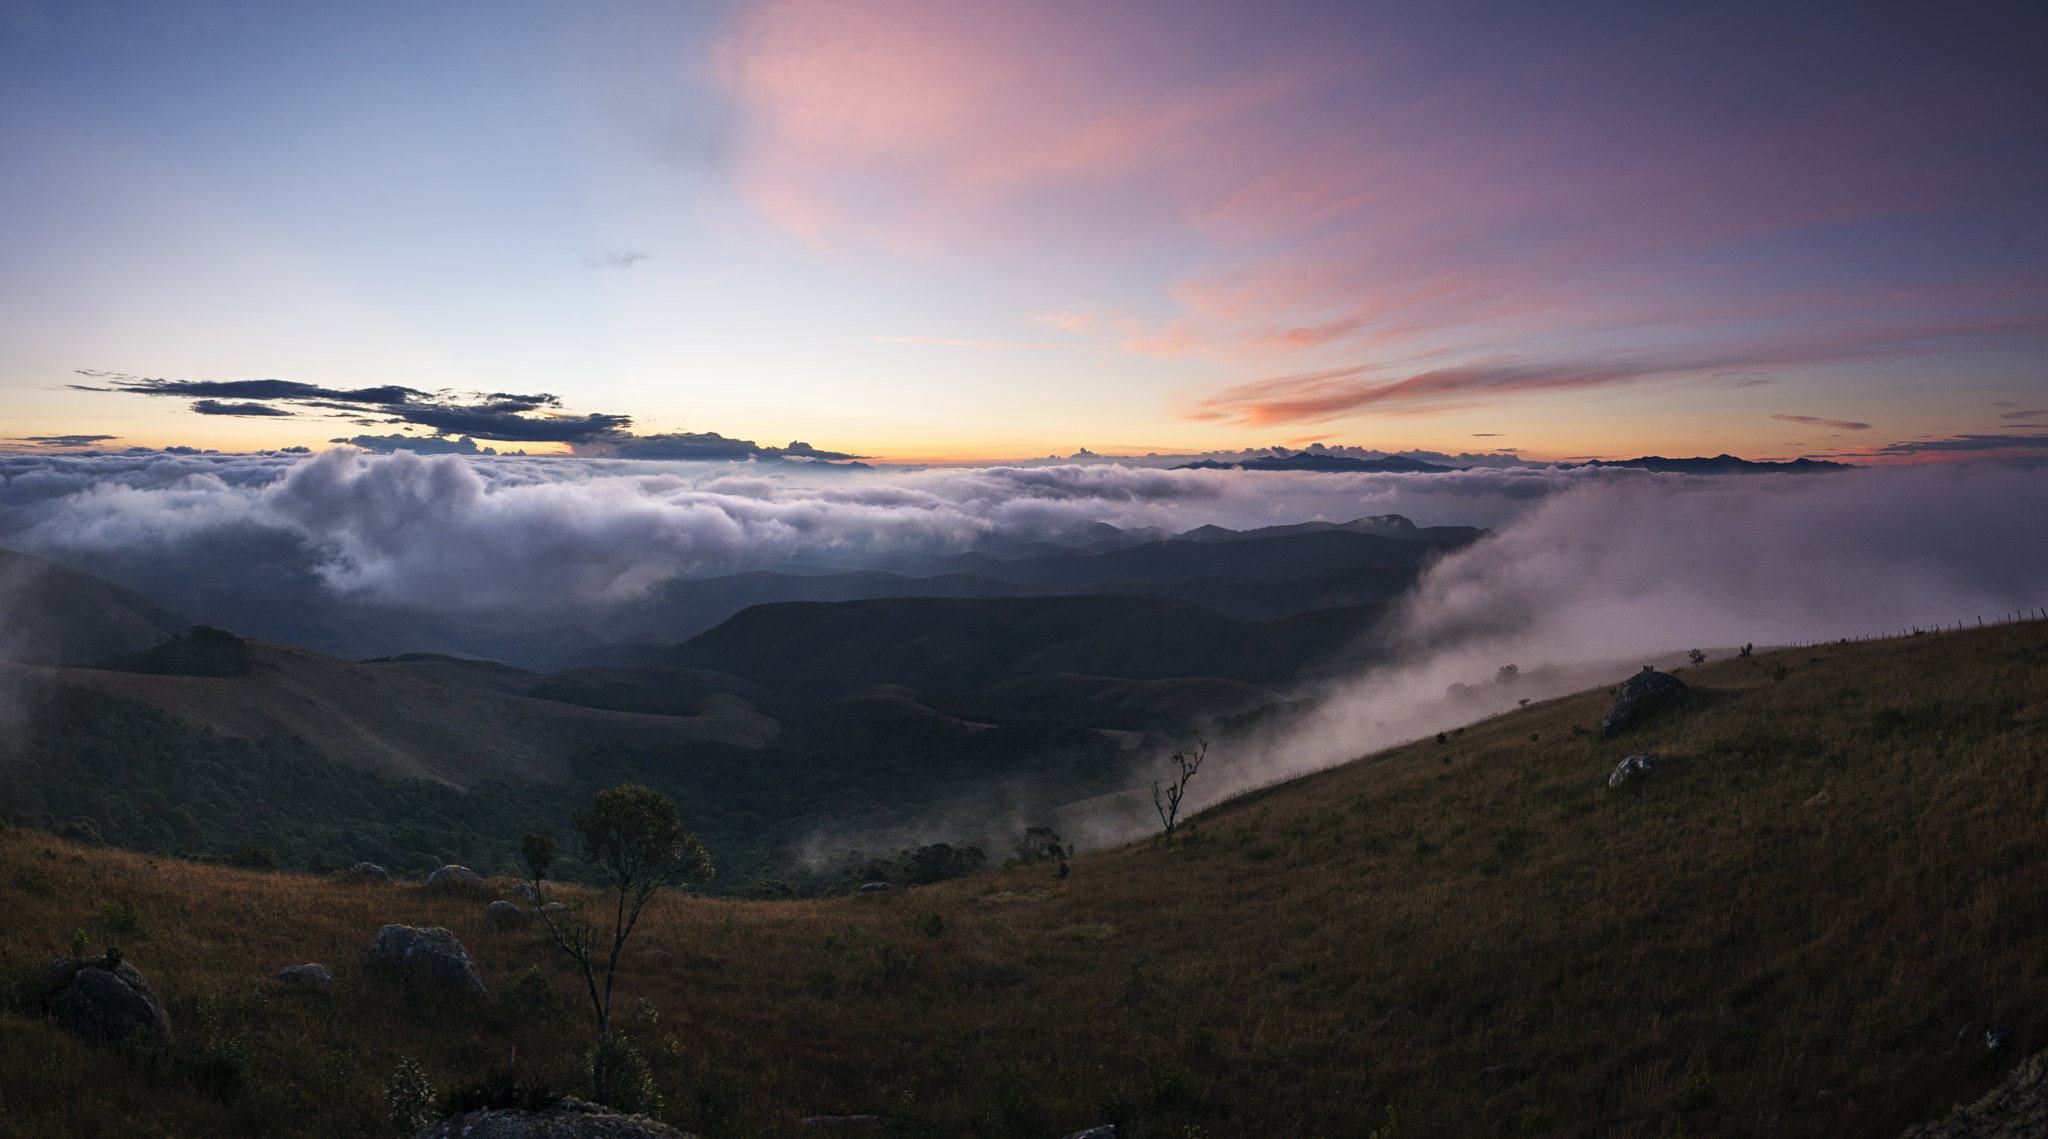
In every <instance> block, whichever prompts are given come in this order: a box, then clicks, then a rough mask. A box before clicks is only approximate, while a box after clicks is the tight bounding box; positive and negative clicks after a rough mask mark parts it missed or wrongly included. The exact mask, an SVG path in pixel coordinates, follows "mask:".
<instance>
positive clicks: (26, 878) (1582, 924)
mask: <svg viewBox="0 0 2048 1139" xmlns="http://www.w3.org/2000/svg"><path fill="white" fill-rule="evenodd" d="M1681 675H1682V678H1683V679H1685V680H1686V681H1687V682H1688V683H1690V684H1691V685H1692V686H1693V687H1694V696H1693V698H1692V699H1691V700H1690V701H1689V702H1688V704H1687V705H1686V706H1685V707H1683V708H1681V709H1679V710H1676V711H1674V712H1671V713H1668V714H1666V715H1664V716H1663V717H1661V718H1660V719H1658V720H1657V721H1654V722H1652V723H1651V724H1650V725H1648V726H1646V727H1645V728H1643V729H1640V730H1638V731H1636V732H1634V733H1632V734H1631V735H1629V736H1627V737H1624V738H1622V739H1619V740H1614V741H1606V742H1602V741H1599V740H1597V739H1596V738H1595V737H1594V736H1593V735H1591V734H1588V733H1586V732H1585V730H1586V729H1591V728H1593V727H1594V726H1595V725H1597V724H1598V722H1599V719H1600V716H1601V714H1602V713H1603V712H1604V711H1605V710H1606V707H1607V704H1608V703H1609V696H1608V693H1607V692H1606V691H1594V692H1588V693H1584V694H1581V695H1578V696H1574V697H1569V698H1565V699H1561V700H1556V701H1552V702H1549V703H1546V704H1540V705H1534V706H1531V707H1529V708H1526V709H1522V710H1520V711H1517V712H1513V713H1510V714H1507V715H1504V716H1501V717H1498V718H1496V719H1493V720H1490V721H1487V722H1485V723H1482V724H1478V725H1474V726H1472V727H1470V728H1468V729H1467V730H1465V731H1463V732H1460V733H1455V734H1452V735H1451V736H1449V737H1448V738H1447V740H1446V742H1445V743H1443V744H1438V743H1436V742H1434V741H1423V742H1420V743H1417V744H1414V745H1411V746H1407V747H1403V748H1397V749H1394V750H1392V751H1389V752H1385V753H1382V754H1379V755H1376V756H1372V757H1368V758H1366V759H1364V760H1361V761H1358V762H1355V763H1352V764H1349V765H1346V766H1344V767H1341V768H1338V769H1334V770H1331V771H1327V772H1324V773H1321V774H1319V775H1316V776H1314V777H1311V778H1308V779H1303V780H1299V781H1295V782H1292V783H1289V784H1286V785H1283V786H1278V787H1274V788H1270V789H1268V790H1265V791H1262V792H1259V793H1256V794H1254V795H1251V796H1247V797H1244V798H1242V799H1239V800H1236V801H1233V802H1231V803H1228V804H1225V805H1223V806H1221V807H1219V808H1216V809H1214V810H1212V811H1209V812H1207V813H1206V814H1204V815H1203V816H1202V817H1201V818H1200V819H1199V820H1198V822H1197V823H1196V825H1195V827H1194V828H1193V830H1192V833H1190V834H1188V836H1187V838H1186V839H1185V841H1178V842H1176V843H1175V844H1173V845H1171V846H1164V845H1157V844H1140V845H1136V846H1133V847H1130V848H1126V849H1122V850H1115V851H1107V852H1102V853H1100V854H1095V855H1090V856H1086V857H1083V858H1081V859H1079V860H1077V861H1076V862H1075V863H1074V864H1073V872H1072V875H1071V876H1070V877H1068V878H1066V879H1064V880H1062V879H1058V878H1056V877H1055V876H1054V875H1053V874H1052V872H1051V871H1050V869H1049V868H1047V867H1045V866H1042V865H1039V866H1029V867H1024V868H1020V869H1016V870H1012V871H1003V872H996V873H990V874H986V875H982V876H978V877H973V878H968V879H961V880H956V881H952V882H947V883H941V884H939V885H935V886H930V887H924V888H921V889H918V890H913V891H900V892H896V893H893V894H884V895H875V896H866V897H856V898H841V899H831V900H821V901H803V902H768V903H741V902H728V901H716V900H705V899H691V898H683V897H666V898H663V899H661V900H660V901H659V903H658V905H657V907H656V908H655V909H654V910H652V911H651V914H650V917H649V919H648V921H647V924H646V925H645V927H644V932H643V933H642V934H641V935H640V936H639V937H638V939H637V940H636V942H635V943H634V944H633V946H632V948H631V951H629V955H628V966H627V968H628V971H627V973H626V975H625V978H624V980H623V982H622V1001H623V1007H624V1008H625V1009H626V1010H627V1013H626V1017H625V1019H626V1020H627V1021H628V1022H631V1023H637V1027H635V1028H634V1032H635V1033H636V1039H637V1040H638V1041H639V1043H640V1046H641V1047H642V1049H643V1050H645V1051H646V1052H647V1053H648V1054H649V1055H650V1057H651V1058H652V1059H653V1061H654V1065H655V1070H656V1074H657V1079H658V1081H659V1083H660V1085H661V1087H662V1089H663V1091H664V1093H665V1094H666V1096H667V1100H668V1106H667V1108H666V1109H665V1111H664V1114H665V1115H666V1116H668V1117H669V1118H671V1119H672V1120H674V1121H675V1122H677V1123H679V1124H682V1125H684V1126H686V1127H690V1128H693V1129H695V1130H698V1131H700V1132H702V1133H704V1134H706V1135H709V1136H714V1137H716V1136H742V1135H789V1136H794V1135H798V1134H803V1133H804V1132H803V1129H802V1128H801V1127H800V1125H799V1123H798V1120H799V1119H800V1117H802V1116H804V1115H810V1114H816V1113H828V1112H829V1113H846V1112H877V1113H883V1114H886V1115H888V1116H889V1117H890V1125H891V1128H892V1129H893V1130H894V1131H895V1133H897V1134H901V1135H916V1136H942V1135H943V1136H956V1135H972V1136H1019V1137H1028V1136H1058V1135H1062V1134H1065V1133H1067V1132H1069V1131H1072V1130H1076V1129H1078V1128H1080V1127H1083V1126H1087V1125H1090V1124H1094V1123H1098V1122H1105V1121H1110V1120H1116V1121H1120V1122H1122V1123H1123V1124H1124V1125H1125V1127H1126V1130H1125V1131H1124V1132H1123V1133H1124V1134H1126V1135H1137V1136H1172V1137H1173V1139H1187V1137H1189V1136H1195V1135H1201V1136H1207V1137H1211V1139H1224V1137H1230V1136H1259V1137H1266V1136H1302V1137H1312V1136H1329V1137H1334V1136H1363V1135H1367V1134H1372V1133H1378V1134H1381V1135H1396V1136H1404V1137H1405V1136H1438V1135H1440V1136H1469V1135H1509V1134H1517V1135H1519V1134H1528V1133H1540V1132H1548V1133H1551V1134H1557V1135H1588V1136H1617V1137H1619V1136H1644V1137H1649V1136H1664V1135H1678V1134H1695V1135H1702V1134H1716V1135H1756V1136H1762V1135H1813V1136H1841V1135H1887V1136H1888V1135H1895V1134H1897V1133H1898V1132H1899V1130H1900V1129H1902V1128H1904V1127H1905V1126H1907V1125H1908V1124H1911V1123H1914V1122H1916V1121H1919V1120H1921V1119H1924V1118H1928V1117H1930V1116H1931V1115H1933V1114H1936V1113H1939V1112H1941V1111H1945V1110H1946V1109H1947V1107H1948V1106H1949V1104H1951V1103H1952V1102H1955V1101H1959V1100H1961V1101H1967V1100H1970V1099H1974V1098H1976V1096H1977V1095H1979V1094H1980V1093H1981V1092H1983V1091H1984V1090H1985V1089H1986V1088H1988V1087H1990V1086H1991V1085H1992V1084H1993V1083H1994V1082H1995V1081H1996V1080H1997V1079H1998V1078H1999V1077H2000V1076H2001V1074H2002V1070H2001V1068H2000V1067H1999V1065H1997V1064H1995V1063H1993V1062H1992V1061H1991V1060H1990V1058H1989V1057H1988V1055H1987V1053H1986V1052H1985V1049H1984V1048H1983V1045H1982V1043H1981V1036H1978V1035H1976V1034H1975V1033H1973V1034H1971V1035H1970V1036H1967V1037H1965V1038H1963V1039H1962V1040H1961V1041H1960V1042H1959V1040H1958V1031H1959V1030H1960V1029H1961V1028H1962V1027H1963V1026H1964V1025H1965V1024H1966V1023H1970V1022H1974V1023H1975V1024H1976V1025H1978V1026H1980V1029H1979V1031H1981V1026H1983V1025H1985V1024H1997V1025H2005V1024H2010V1025H2012V1026H2013V1049H2012V1051H2013V1054H2014V1055H2015V1056H2018V1055H2025V1054H2027V1053H2028V1052H2030V1051H2032V1050H2033V1049H2035V1048H2037V1047H2039V1046H2040V1045H2041V1044H2043V1043H2048V1017H2044V1015H2043V1014H2044V1010H2048V955H2044V954H2043V953H2042V951H2041V946H2042V945H2043V943H2044V935H2048V857H2044V856H2048V779H2044V777H2043V774H2044V773H2043V770H2042V767H2041V764H2040V761H2041V756H2040V755H2039V737H2040V733H2041V727H2042V724H2043V717H2044V715H2048V625H2043V624H2038V623H2037V624H2024V625H2016V626H2007V627H2001V628H1992V629H1984V630H1971V631H1967V632H1958V633H1945V634H1936V635H1928V636H1921V637H1914V638H1909V639H1904V640H1899V641H1892V642H1877V643H1866V644H1855V645H1841V646H1826V647H1820V648H1813V649H1800V650H1788V651H1783V652H1777V653H1768V654H1761V655H1759V656H1758V657H1755V658H1750V659H1732V660H1728V661H1723V662H1718V663H1715V664H1711V665H1706V666H1703V667H1699V668H1692V669H1687V670H1685V671H1684V673H1682V674H1681ZM1643 750H1647V751H1653V752H1656V753H1658V754H1660V755H1662V756H1664V757H1666V758H1667V759H1668V760H1670V761H1671V762H1670V763H1669V764H1668V766H1665V767H1664V768H1662V769H1661V770H1658V771H1656V772H1653V773H1651V774H1650V775H1648V776H1647V777H1643V778H1640V779H1638V780H1637V781H1635V782H1632V783H1629V784H1625V785H1624V786H1623V787H1621V788H1619V789H1616V790H1612V791H1610V790H1609V789H1608V788H1607V786H1606V777H1607V773H1608V772H1609V770H1611V769H1612V768H1613V766H1614V764H1615V763H1616V762H1617V761H1618V760H1619V759H1620V758H1622V756H1624V755H1626V754H1628V753H1630V752H1633V751H1643ZM717 853H718V852H717V850H716V849H715V848H714V850H713V854H714V856H716V855H717ZM485 900H486V896H485V895H464V894H448V893H438V892H433V891H430V890H428V889H426V888H424V887H406V886H400V887H395V888H382V889H379V888H372V887H351V886H344V885H340V884H337V883H332V882H328V881H321V880H312V879H306V878H297V877H290V876H276V875H261V874H254V873H245V872H239V871H231V870H226V869H220V868H211V867H198V866H193V865H189V864H184V863H179V862H173V861H156V862H151V861H149V860H147V859H146V858H144V857H142V856H138V855H130V854H125V853H116V852H109V851H102V850H91V849H80V848H75V847H72V846H69V845H67V844H65V843H62V842H59V841H56V840H53V839H51V838H49V837H48V836H45V835H42V834H35V833H26V832H21V831H13V832H9V833H6V834H0V913H4V914H6V915H7V923H6V925H5V927H4V928H5V933H4V934H0V938H4V940H0V977H4V979H5V981H6V983H7V985H8V986H9V987H8V990H7V992H8V996H9V999H8V1000H7V1002H6V1010H5V1011H4V1012H0V1134H21V1135H77V1136H88V1135H124V1136H125V1135H132V1134H202V1133H207V1134H238V1135H268V1134H277V1135H313V1136H322V1135H363V1134H377V1133H379V1129H380V1127H381V1124H380V1123H379V1121H378V1120H379V1111H380V1109H381V1103H380V1092H379V1088H380V1086H381V1083H382V1081H383V1079H384V1078H385V1076H386V1075H387V1074H388V1073H389V1071H390V1069H391V1067H392V1065H393V1063H394V1062H395V1061H396V1059H397V1058H398V1057H399V1056H400V1055H407V1056H411V1057H413V1058H415V1059H416V1060H418V1061H419V1062H420V1063H421V1064H422V1065H423V1066H424V1067H425V1068H426V1070H427V1072H428V1073H429V1075H430V1076H431V1077H432V1078H433V1079H434V1080H435V1081H436V1082H437V1083H438V1084H440V1085H441V1086H443V1087H444V1088H445V1087H447V1086H449V1085H451V1084H455V1083H458V1082H461V1081H464V1080H471V1079H476V1078H478V1077H480V1076H482V1075H483V1074H485V1073H486V1072H487V1071H489V1070H491V1069H492V1068H494V1067H497V1066H499V1065H501V1064H502V1063H503V1062H504V1061H505V1060H507V1059H508V1058H509V1056H510V1054H511V1051H512V1049H513V1048H514V1047H515V1046H516V1047H517V1048H518V1055H519V1057H520V1059H521V1061H522V1063H525V1064H527V1065H529V1066H530V1068H531V1070H533V1071H536V1072H539V1073H541V1074H543V1075H546V1076H548V1077H550V1078H552V1079H554V1080H556V1081H558V1082H561V1083H563V1084H564V1085H571V1084H573V1081H574V1080H575V1078H576V1075H575V1068H576V1060H575V1056H576V1054H577V1052H578V1050H579V1049H581V1048H583V1047H586V1046H587V1043H588V1041H587V1037H588V1031H589V1014H588V1012H587V1008H581V1007H578V1006H577V1004H576V1003H575V1001H576V999H577V998H576V995H575V993H574V992H573V990H572V989H571V984H570V977H569V975H568V974H567V973H566V972H565V971H564V970H563V969H562V968H561V966H562V960H561V959H560V956H559V954H556V953H554V952H553V951H552V950H551V949H549V948H548V947H547V946H546V945H544V944H543V943H542V942H541V940H540V938H539V937H538V936H537V935H536V934H534V933H532V932H514V933H503V934H501V933H496V932H494V931H492V930H490V929H489V928H488V927H487V926H486V925H485V924H484V922H483V921H482V911H483V905H484V901H485ZM124 904H132V907H133V911H132V912H133V918H132V928H129V927H130V919H129V918H128V917H127V915H128V913H129V911H128V910H126V909H124V908H123V907H124ZM932 915H937V917H936V920H935V919H934V918H933V917H932ZM390 921H403V922H409V923H414V924H424V923H433V924H441V925H445V926H447V927H448V928H450V929H452V930H453V931H454V932H455V933H456V934H457V935H458V936H459V937H460V938H462V940H463V941H464V942H465V943H466V944H467V945H469V947H470V948H471V950H472V951H473V952H474V953H475V954H476V955H477V957H478V958H479V960H480V962H481V964H482V967H483V970H484V973H485V975H486V976H487V977H488V978H489V979H490V981H491V982H492V984H493V986H494V987H495V990H496V993H497V996H496V997H495V998H494V999H493V1000H492V1001H491V1002H490V1003H488V1004H485V1005H481V1006H477V1007H473V1008H461V1007H444V1006H435V1005H433V1004H431V1003H422V1002H417V1001H412V1000H408V999H406V998H405V997H404V995H403V994H400V993H394V992H389V991H383V990H379V989H377V988H375V987H373V986H368V985H366V984H365V983H364V979H363V978H362V977H361V975H360V973H359V972H358V970H357V969H356V968H355V962H356V961H357V960H358V959H359V957H360V955H361V953H362V951H363V949H364V948H365V947H367V946H368V944H369V942H370V940H371V938H372V937H373V936H374V935H375V933H376V930H377V928H378V927H379V926H380V925H382V924H383V923H385V922H390ZM74 931H83V932H84V933H85V934H86V936H87V937H88V939H89V940H91V941H92V942H93V943H94V948H95V950H97V948H98V945H99V944H101V943H104V942H108V941H117V942H119V943H120V944H121V945H122V946H123V948H124V949H125V950H126V951H127V957H128V960H130V961H131V962H133V963H134V964H136V965H137V966H138V967H139V968H140V969H141V970H142V971H143V972H144V973H145V974H146V975H147V976H148V977H150V978H152V979H153V980H154V981H155V983H156V985H157V987H158V990H159V992H160V993H161V994H163V996H164V997H165V999H166V1001H167V1003H168V1005H169V1008H170V1012H171V1015H172V1017H173V1020H174V1023H175V1024H176V1026H177V1034H178V1035H177V1040H176V1042H175V1043H174V1044H173V1046H172V1048H171V1049H170V1051H169V1052H168V1053H167V1054H165V1055H163V1056H160V1057H154V1058H152V1057H146V1056H139V1055H131V1054H128V1053H125V1052H123V1051H121V1050H119V1049H113V1048H106V1047H96V1046H92V1045H88V1044H86V1043H84V1042H81V1041H78V1040H75V1039H73V1038H72V1037H71V1036H70V1035H69V1034H68V1033H67V1032H66V1031H65V1030H62V1029H60V1028H58V1027H56V1026H55V1025H54V1024H52V1023H50V1022H48V1021H45V1020H42V1019H39V1018H38V1017H36V1016H34V1015H32V1014H31V1012H30V1011H29V1010H28V1008H27V1006H26V1003H25V1001H24V999H23V997H22V994H23V993H24V992H25V989H26V985H27V982H28V981H29V979H30V978H31V977H33V976H34V974H35V973H36V971H37V970H39V969H40V968H41V966H42V965H43V964H44V963H45V962H46V961H47V960H48V959H49V957H51V956H52V955H54V954H56V953H59V952H63V951H64V946H65V945H66V943H67V942H68V941H69V940H70V939H71V938H72V936H73V933H74ZM302 961H324V962H326V963H327V964H329V965H332V966H335V967H336V969H337V972H338V974H339V977H340V980H339V983H338V984H337V986H336V989H335V990H334V991H333V992H332V993H331V994H329V995H325V996H322V995H316V994H300V993H292V992H284V991H278V990H276V989H274V988H271V987H268V986H267V985H266V984H265V983H263V982H262V981H261V980H260V978H261V977H262V976H263V975H265V974H266V973H268V972H269V971H271V970H273V969H276V968H278V967H280V966H282V965H286V964H293V963H298V962H302ZM529 967H538V968H539V969H540V970H541V972H542V975H543V976H545V977H546V978H547V979H548V981H549V982H550V984H551V986H552V988H553V990H554V991H555V992H556V993H557V994H559V995H560V996H561V997H562V999H563V1000H564V1001H566V1002H567V1004H566V1005H565V1006H564V1008H563V1009H562V1010H561V1011H557V1012H550V1011H548V1010H547V1009H546V1008H545V1007H544V1006H543V1005H541V1004H537V1003H535V1002H533V1001H530V1000H529V1001H525V1002H522V1001H520V1000H516V999H513V998H512V997H511V996H510V994H512V993H513V991H514V990H515V987H516V984H515V983H516V982H517V980H518V979H519V978H520V976H521V975H522V974H523V973H524V972H525V971H526V970H527V969H528V968H529ZM529 989H530V986H529ZM643 1001H644V1002H646V1004H645V1006H644V1007H645V1011H644V1013H641V1012H636V1011H635V1010H637V1009H640V1008H641V1007H642V1006H641V1005H640V1003H639V1002H643ZM1390 1120H1391V1121H1392V1122H1391V1124H1390V1122H1389V1121H1390Z"/></svg>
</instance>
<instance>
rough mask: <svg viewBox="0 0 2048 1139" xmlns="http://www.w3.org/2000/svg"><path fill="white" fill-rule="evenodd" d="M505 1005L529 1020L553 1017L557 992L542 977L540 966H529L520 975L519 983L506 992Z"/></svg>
mask: <svg viewBox="0 0 2048 1139" xmlns="http://www.w3.org/2000/svg"><path fill="white" fill-rule="evenodd" d="M505 1004H506V1005H507V1006H509V1007H510V1008H511V1009H512V1010H513V1011H514V1012H517V1013H519V1014H521V1015H522V1016H526V1017H529V1018H531V1017H540V1016H550V1015H553V1013H554V1011H555V1009H556V1007H557V1005H556V1001H555V990H554V988H553V987H552V986H550V985H549V984H548V979H547V978H546V977H544V976H542V975H541V972H540V966H538V965H529V966H527V967H526V972H524V973H522V974H520V976H519V980H518V982H516V983H515V984H514V985H513V986H512V987H511V989H509V990H507V991H506V993H505Z"/></svg>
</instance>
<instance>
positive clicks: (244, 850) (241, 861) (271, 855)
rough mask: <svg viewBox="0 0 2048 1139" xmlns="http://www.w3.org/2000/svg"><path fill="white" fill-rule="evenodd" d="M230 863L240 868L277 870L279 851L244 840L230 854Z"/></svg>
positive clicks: (270, 871) (274, 871)
mask: <svg viewBox="0 0 2048 1139" xmlns="http://www.w3.org/2000/svg"><path fill="white" fill-rule="evenodd" d="M228 865H229V866H233V867H235V868H236V869H239V870H262V871H267V872H269V873H272V874H275V873H276V872H277V852H276V851H274V850H272V849H270V848H269V847H267V846H257V845H256V844H255V843H253V842H244V843H242V844H241V845H240V846H237V847H235V849H234V851H233V852H232V853H230V854H229V855H228Z"/></svg>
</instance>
